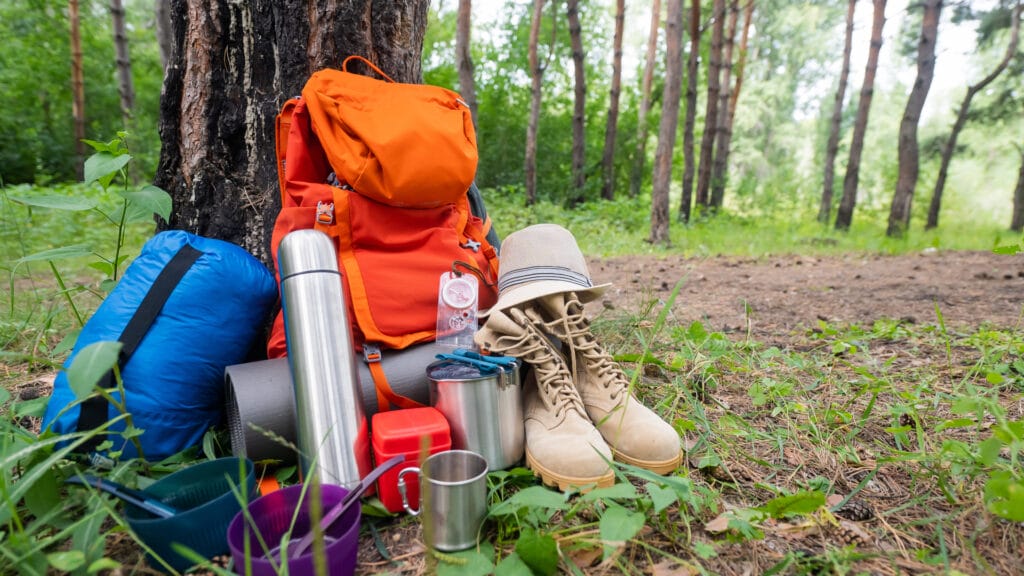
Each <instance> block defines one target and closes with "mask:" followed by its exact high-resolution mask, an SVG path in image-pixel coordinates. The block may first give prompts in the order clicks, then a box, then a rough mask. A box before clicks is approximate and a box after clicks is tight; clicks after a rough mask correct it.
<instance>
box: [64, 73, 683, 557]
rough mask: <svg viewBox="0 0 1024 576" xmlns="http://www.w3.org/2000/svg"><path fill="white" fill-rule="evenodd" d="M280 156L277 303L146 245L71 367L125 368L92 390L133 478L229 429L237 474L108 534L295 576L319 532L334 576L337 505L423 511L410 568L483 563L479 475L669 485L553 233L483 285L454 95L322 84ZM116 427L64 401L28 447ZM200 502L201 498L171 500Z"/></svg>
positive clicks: (163, 488) (162, 500)
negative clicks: (635, 473) (127, 429)
mask: <svg viewBox="0 0 1024 576" xmlns="http://www.w3.org/2000/svg"><path fill="white" fill-rule="evenodd" d="M348 62H349V61H348V60H346V65H347V64H348ZM367 64H368V62H367ZM370 66H371V67H372V65H370ZM374 70H376V68H374ZM377 72H378V74H380V75H381V76H384V77H385V78H387V77H386V75H384V74H383V73H382V72H380V71H379V70H377ZM353 101H356V102H359V105H358V106H352V105H350V104H351V103H352V102H353ZM276 149H277V156H278V160H279V166H278V168H279V178H280V186H281V193H282V209H281V212H280V214H279V216H278V219H277V221H276V224H275V228H274V235H273V239H272V246H271V248H272V253H273V255H274V258H275V262H276V264H277V270H276V272H277V282H275V281H274V274H272V273H271V272H270V271H269V270H267V269H266V267H264V266H263V265H262V264H260V263H259V262H258V261H256V260H255V259H254V258H253V257H252V256H251V255H249V254H247V253H245V251H244V250H242V249H240V248H238V247H237V246H233V245H230V244H228V243H225V242H221V241H218V240H211V239H205V238H200V237H197V236H194V235H191V234H187V233H185V232H180V231H172V232H164V233H160V234H157V235H156V236H155V237H154V238H153V239H152V240H150V242H149V243H147V245H146V246H145V247H144V249H143V251H142V254H141V255H140V256H139V258H138V259H137V260H136V261H135V263H133V264H132V266H131V267H129V269H128V270H127V271H126V274H125V276H124V277H123V279H122V280H121V283H120V284H119V285H118V287H117V288H116V289H115V290H114V292H113V293H112V294H111V295H110V297H108V299H107V300H106V302H104V304H103V306H101V307H100V310H99V311H97V314H96V316H94V317H93V318H92V319H91V320H90V321H89V323H88V324H87V325H86V327H85V329H84V330H83V332H82V336H80V338H79V342H78V344H77V345H76V347H75V350H74V351H73V352H72V355H71V358H69V361H68V365H70V363H71V361H73V359H74V358H75V355H76V354H77V353H78V352H79V351H80V350H81V348H82V347H84V346H86V345H88V344H91V343H94V342H98V341H101V340H115V339H119V340H120V341H122V342H123V343H124V348H123V353H122V356H121V358H120V362H119V365H118V370H117V371H112V373H111V374H110V375H109V377H108V378H107V381H106V382H104V383H101V385H103V386H105V387H107V388H111V389H115V390H116V392H114V393H115V394H120V391H121V390H123V394H124V405H125V407H126V409H127V410H128V411H129V412H130V413H131V414H132V415H133V416H134V417H135V419H134V426H135V428H138V429H140V430H142V434H141V436H139V437H138V439H140V440H141V443H140V444H139V446H141V447H142V451H143V452H144V454H143V455H144V457H145V458H147V459H150V460H153V459H161V458H165V457H167V456H170V455H173V454H175V453H177V452H180V451H182V450H185V449H188V448H190V447H194V446H196V445H197V444H198V443H199V442H200V441H201V439H202V437H203V434H204V433H206V431H207V430H208V429H209V428H210V427H214V426H220V425H221V423H222V421H226V427H227V429H228V433H229V435H230V438H231V449H232V452H233V456H234V457H232V458H221V459H219V460H213V461H209V462H205V463H203V464H197V465H193V466H189V467H186V468H184V469H182V470H181V471H179V472H176V473H175V474H172V475H170V476H167V477H166V478H163V479H161V480H158V481H157V482H155V483H154V484H152V485H151V486H150V487H149V488H147V489H146V490H143V491H134V492H132V491H130V489H129V490H122V491H120V494H122V495H126V496H123V497H125V499H126V500H127V499H129V498H131V499H133V500H129V501H130V502H134V504H130V505H129V507H128V513H127V515H128V520H129V525H130V526H131V527H132V529H133V530H134V531H135V533H136V534H137V535H138V536H139V538H140V539H141V540H142V541H143V542H146V543H147V545H148V546H149V547H150V549H151V551H152V552H153V554H155V555H157V556H159V557H160V560H161V561H163V562H167V565H168V566H170V567H172V568H175V569H182V568H184V567H187V566H188V562H189V558H190V557H188V556H183V555H181V554H180V553H179V549H178V548H176V547H174V546H173V544H174V543H179V544H185V545H186V546H188V547H189V548H191V549H192V550H193V551H195V552H196V553H198V554H199V555H200V556H203V557H206V558H211V557H212V556H214V555H218V554H224V553H227V552H228V551H229V550H230V553H231V555H232V558H233V562H234V568H235V569H236V570H237V571H239V572H241V573H245V572H246V571H250V570H251V571H252V573H255V574H261V573H271V572H275V571H276V570H277V569H279V568H280V567H281V564H282V563H284V562H286V561H287V563H288V568H289V571H290V573H297V574H306V573H312V567H313V558H312V550H313V548H308V543H309V540H310V538H309V537H306V538H303V536H307V535H309V534H312V533H313V532H312V529H313V528H314V525H313V521H314V518H317V517H321V516H322V514H320V513H323V514H326V516H323V517H322V519H323V523H322V524H321V528H322V530H321V531H320V532H319V533H321V534H322V535H323V537H324V542H325V546H324V547H323V548H319V549H322V550H324V551H325V553H326V555H327V565H328V566H329V567H330V573H332V574H336V573H337V574H345V573H351V572H352V571H353V570H354V567H355V558H356V548H357V545H358V536H359V526H360V518H361V516H360V507H359V506H358V505H352V502H356V501H358V499H359V498H360V497H361V496H363V495H364V494H371V493H376V495H377V496H378V497H379V498H380V500H381V502H382V503H383V505H384V507H385V508H387V509H388V510H389V511H391V512H395V513H397V512H400V511H402V510H406V511H407V512H409V513H410V514H414V515H415V514H419V511H420V495H421V494H424V495H426V496H427V497H425V498H423V506H424V507H425V508H426V509H427V514H426V515H425V520H424V521H425V522H427V521H429V522H432V524H431V526H430V528H429V530H425V533H427V534H430V535H431V536H430V538H431V539H430V541H429V542H428V545H430V546H432V547H434V548H436V549H438V550H445V551H449V550H459V549H464V548H467V547H470V546H472V545H474V544H475V542H476V539H477V538H478V537H479V534H480V526H481V524H482V522H483V521H484V518H485V516H486V510H487V502H486V480H485V478H486V475H487V473H488V472H491V471H496V470H501V469H506V468H509V467H512V466H514V465H517V464H519V463H520V462H523V461H524V459H525V464H526V466H528V467H529V468H531V469H532V470H533V471H534V474H535V475H537V476H539V477H540V478H541V480H542V481H543V482H544V483H545V484H548V485H552V486H557V487H558V488H559V489H561V490H570V489H579V490H587V489H590V488H593V487H594V486H606V485H610V484H611V483H613V482H614V474H613V471H612V469H611V468H610V464H609V463H610V462H611V461H612V460H613V459H615V460H619V461H622V462H626V463H629V464H632V465H635V466H640V467H644V468H647V469H649V470H652V471H654V472H657V473H659V474H666V473H669V472H671V471H672V470H674V469H675V468H676V467H677V466H678V465H679V464H680V462H681V452H680V446H679V438H678V436H677V434H676V432H675V431H674V429H673V428H672V427H671V426H670V425H668V424H667V423H665V422H664V421H662V420H661V419H660V418H659V417H658V416H657V415H656V414H655V413H654V412H653V411H651V410H650V409H648V408H646V407H645V406H643V405H642V404H641V403H640V402H638V401H637V400H636V399H635V398H633V396H632V395H631V394H630V390H629V379H628V378H627V377H626V375H625V374H624V373H623V372H622V370H621V368H620V367H619V366H618V365H617V364H616V363H615V362H614V361H613V360H612V358H611V356H610V355H609V354H608V353H607V351H605V350H604V349H603V348H602V347H601V346H600V344H599V343H598V342H597V340H596V339H595V338H594V336H593V334H592V333H591V331H590V329H589V321H588V319H587V318H586V315H585V309H584V304H585V303H586V302H588V301H591V300H592V299H594V298H596V297H597V296H598V295H599V294H600V293H601V292H602V291H603V290H604V289H605V288H606V287H607V284H604V285H600V286H595V285H593V283H592V281H591V278H590V274H589V272H588V270H587V267H586V262H585V259H584V257H583V254H582V253H581V251H580V249H579V247H578V246H577V244H576V241H575V239H574V238H573V236H572V234H571V233H570V232H569V231H568V230H566V229H565V228H562V227H560V226H556V225H552V224H541V225H535V226H530V227H528V228H525V229H523V230H520V231H517V232H514V233H513V234H511V235H509V236H508V237H507V238H506V239H505V241H504V244H503V245H502V246H501V249H502V250H501V267H500V269H499V267H498V252H497V249H498V247H499V244H498V238H497V235H496V234H495V233H494V231H493V230H491V229H490V221H489V219H488V218H487V215H486V211H485V210H484V209H483V204H482V201H481V199H480V197H479V192H478V191H477V190H476V187H475V186H474V185H473V182H472V181H473V177H474V174H475V169H476V142H475V135H474V132H473V126H472V121H471V118H470V114H469V110H468V108H467V107H466V105H465V103H464V102H462V100H461V99H460V98H459V97H458V95H457V94H455V93H454V92H450V91H448V90H444V89H442V88H437V87H432V86H419V85H405V84H398V83H394V82H390V81H387V80H375V79H372V78H369V77H365V76H360V75H357V74H352V73H349V72H347V71H346V70H345V66H343V69H342V70H340V71H339V70H323V71H320V72H317V73H316V74H314V75H313V77H311V79H310V80H309V82H308V84H307V86H306V88H305V89H304V90H303V95H302V98H300V99H294V100H289V101H288V102H287V103H286V104H285V106H284V108H283V110H282V113H281V115H280V116H279V117H278V131H277V148H276ZM278 287H279V289H280V291H279V292H278ZM278 294H279V303H280V311H279V312H278V313H277V316H276V319H275V320H274V321H273V327H272V330H271V333H270V337H269V339H267V340H266V352H267V354H266V358H265V359H264V358H259V357H258V355H255V354H253V353H252V351H253V350H256V349H259V348H260V347H261V345H262V344H263V341H261V339H260V335H262V334H263V329H264V327H265V326H267V324H268V323H269V319H270V318H271V317H272V315H273V312H274V310H275V303H276V301H277V300H278ZM481 324H482V326H481ZM63 376H64V373H62V374H61V377H63ZM118 378H119V379H118ZM121 419H122V418H119V413H118V412H117V411H116V410H115V409H114V408H113V407H112V406H107V402H106V400H104V399H103V398H102V397H100V396H97V395H93V396H90V397H89V398H88V399H86V400H85V401H83V402H79V401H76V399H75V395H74V392H73V391H72V390H71V389H70V385H69V384H68V382H67V380H66V378H64V379H63V380H62V379H61V378H58V380H57V384H56V386H55V391H54V395H53V397H52V398H51V401H50V404H49V405H48V407H47V414H46V420H45V421H44V426H46V427H49V428H50V429H51V430H53V431H55V432H58V433H69V432H74V431H76V430H78V431H82V430H89V429H93V428H97V429H98V428H100V427H103V426H108V425H109V424H110V423H111V422H119V421H120V420H121ZM121 430H123V425H122V427H121V428H118V427H117V426H110V428H109V429H103V430H102V432H103V433H100V434H96V435H95V438H94V440H95V441H92V442H90V443H88V444H87V445H86V446H85V448H84V450H82V452H84V453H85V455H87V456H89V457H90V458H91V459H92V460H91V461H92V462H93V463H102V462H104V461H109V460H110V459H116V458H118V457H122V458H123V457H134V456H138V455H139V454H136V452H135V451H134V446H135V442H134V441H130V440H136V439H133V438H129V437H130V436H132V435H131V434H121V433H119V432H120V431H121ZM296 445H297V446H298V453H296V450H295V449H294V446H296ZM254 462H258V463H259V465H254V464H253V463H254ZM293 463H298V464H299V465H300V470H301V478H302V480H303V482H302V483H300V484H296V485H294V486H288V487H285V488H280V489H277V490H274V489H273V488H266V489H261V491H262V492H263V495H262V496H259V497H258V498H257V497H256V496H257V494H258V493H257V491H256V487H257V484H258V482H257V480H256V479H257V478H258V477H260V476H264V477H270V476H272V470H271V469H270V466H273V465H274V464H277V465H290V464H293ZM374 463H376V465H377V468H375V469H374V468H373V466H374ZM400 464H405V468H403V469H401V470H400V471H399V465H400ZM413 475H416V476H418V481H415V482H413V481H411V480H407V477H408V478H411V477H412V476H413ZM203 479H205V480H203ZM198 480H202V481H203V482H205V483H206V484H207V485H208V486H207V491H205V492H203V491H199V490H195V491H193V490H192V489H191V488H185V487H186V486H191V485H192V484H194V483H195V482H196V481H198ZM80 483H84V484H87V485H90V486H96V485H97V484H95V483H89V482H87V481H84V480H83V481H82V482H80ZM107 488H108V489H109V490H116V487H115V488H110V487H109V486H108V487H107ZM228 496H230V497H231V503H230V505H228V504H226V503H225V498H226V497H228ZM316 498H319V499H320V502H319V505H318V506H317V507H315V508H312V509H319V511H320V513H317V514H314V513H313V512H311V507H312V504H311V503H312V502H315V499H316ZM243 506H244V508H243ZM197 518H205V520H202V521H201V522H200V523H202V522H205V524H204V525H202V526H200V525H199V524H196V522H197V520H196V519H197ZM190 526H191V527H193V528H192V529H186V530H180V529H181V528H183V527H190ZM185 531H189V532H190V533H189V534H184V533H182V534H181V535H180V537H179V535H178V534H179V532H185ZM155 538H160V539H161V541H160V542H161V543H160V544H159V545H158V544H154V543H153V542H154V539H155ZM293 540H294V542H293ZM299 540H302V541H301V542H299ZM296 548H299V549H300V550H299V551H298V552H296ZM292 553H295V555H294V557H293V556H292ZM193 558H194V557H193ZM155 565H160V561H156V562H155Z"/></svg>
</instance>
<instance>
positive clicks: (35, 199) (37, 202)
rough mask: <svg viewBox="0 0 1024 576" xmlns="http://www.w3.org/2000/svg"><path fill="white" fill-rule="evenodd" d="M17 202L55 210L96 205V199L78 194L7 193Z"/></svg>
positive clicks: (76, 209)
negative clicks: (21, 194) (28, 194)
mask: <svg viewBox="0 0 1024 576" xmlns="http://www.w3.org/2000/svg"><path fill="white" fill-rule="evenodd" d="M7 197H8V198H10V199H11V200H14V201H15V202H17V203H18V204H24V205H26V206H37V207H39V208H56V209H57V210H71V211H74V212H81V211H83V210H92V209H93V208H95V207H96V205H97V201H96V199H94V198H82V197H80V196H61V195H60V194H39V195H32V196H20V195H17V194H8V196H7Z"/></svg>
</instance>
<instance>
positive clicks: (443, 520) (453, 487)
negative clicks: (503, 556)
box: [398, 450, 487, 552]
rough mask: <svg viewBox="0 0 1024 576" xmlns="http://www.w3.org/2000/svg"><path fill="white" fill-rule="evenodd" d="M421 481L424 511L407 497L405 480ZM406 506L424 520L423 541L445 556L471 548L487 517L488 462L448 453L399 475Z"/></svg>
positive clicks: (471, 455) (468, 454)
mask: <svg viewBox="0 0 1024 576" xmlns="http://www.w3.org/2000/svg"><path fill="white" fill-rule="evenodd" d="M412 473H416V474H419V477H420V509H419V510H416V509H413V508H412V506H410V505H409V500H408V498H407V497H406V487H405V476H406V474H412ZM398 492H399V493H400V494H401V495H402V506H403V507H404V508H405V511H406V512H408V513H409V514H411V515H413V516H419V515H420V514H421V513H422V514H423V517H424V522H423V540H424V541H425V542H426V543H427V546H430V547H431V548H434V549H437V550H440V551H442V552H454V551H458V550H465V549H467V548H471V547H473V546H474V545H475V544H476V540H477V533H478V532H479V531H480V526H481V525H483V522H484V518H486V517H487V461H486V460H484V457H483V456H481V455H479V454H477V453H476V452H470V451H468V450H448V451H445V452H438V453H437V454H434V455H432V456H430V457H429V458H427V459H426V460H424V461H423V464H422V465H421V466H420V467H415V466H413V467H409V468H404V469H402V471H401V472H399V473H398Z"/></svg>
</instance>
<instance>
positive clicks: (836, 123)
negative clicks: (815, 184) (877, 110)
mask: <svg viewBox="0 0 1024 576" xmlns="http://www.w3.org/2000/svg"><path fill="white" fill-rule="evenodd" d="M856 5H857V0H849V2H847V5H846V33H845V36H844V41H843V67H842V70H841V71H840V72H839V86H838V87H837V88H836V99H835V102H833V103H832V119H831V122H830V123H829V128H828V143H827V144H826V145H825V176H824V179H823V181H822V187H821V206H820V207H819V208H818V221H819V222H821V223H822V224H827V223H828V221H829V220H831V219H832V195H833V183H834V181H835V173H836V167H835V164H836V156H837V155H838V154H839V128H840V125H841V123H842V120H843V101H844V100H845V99H846V82H847V80H848V79H849V78H850V54H851V53H852V52H853V14H854V8H855V7H856Z"/></svg>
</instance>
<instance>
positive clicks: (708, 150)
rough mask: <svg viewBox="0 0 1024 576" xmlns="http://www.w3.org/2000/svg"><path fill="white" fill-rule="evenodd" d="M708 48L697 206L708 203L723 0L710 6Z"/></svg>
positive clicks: (720, 62) (703, 205)
mask: <svg viewBox="0 0 1024 576" xmlns="http://www.w3.org/2000/svg"><path fill="white" fill-rule="evenodd" d="M712 11H713V13H712V18H713V19H714V24H713V25H712V27H711V51H710V52H709V53H708V96H707V103H706V106H705V111H704V135H703V136H702V137H701V141H700V164H699V165H698V167H697V205H698V206H701V207H704V208H707V207H709V206H710V201H711V199H710V197H709V196H710V194H709V192H710V189H711V167H712V162H713V159H712V156H713V155H714V150H715V136H716V130H715V128H716V126H718V92H719V90H720V89H721V88H720V86H719V83H718V81H719V76H720V74H719V70H720V69H721V66H722V36H723V34H724V32H723V30H724V29H725V0H715V2H714V5H713V7H712Z"/></svg>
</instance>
